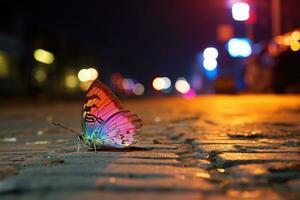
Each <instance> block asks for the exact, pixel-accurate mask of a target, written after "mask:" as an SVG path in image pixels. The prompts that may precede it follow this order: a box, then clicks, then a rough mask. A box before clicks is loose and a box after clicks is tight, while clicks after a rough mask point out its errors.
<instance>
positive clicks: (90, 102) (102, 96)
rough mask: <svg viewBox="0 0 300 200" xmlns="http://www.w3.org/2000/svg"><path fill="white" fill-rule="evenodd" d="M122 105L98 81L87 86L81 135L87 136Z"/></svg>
mask: <svg viewBox="0 0 300 200" xmlns="http://www.w3.org/2000/svg"><path fill="white" fill-rule="evenodd" d="M122 109H123V107H122V106H121V104H120V101H119V100H118V99H117V97H116V96H115V95H114V94H113V93H112V92H111V91H110V89H108V88H107V87H106V86H105V85H104V84H103V83H101V82H100V81H94V82H93V83H92V84H91V86H90V87H89V89H88V91H87V94H86V99H85V102H84V105H83V111H82V129H83V136H84V137H85V138H89V137H91V136H92V135H93V133H94V132H95V130H96V129H99V127H100V126H101V125H102V124H103V122H104V121H106V120H107V119H108V118H109V117H110V116H112V115H113V114H114V113H116V112H118V111H120V110H122Z"/></svg>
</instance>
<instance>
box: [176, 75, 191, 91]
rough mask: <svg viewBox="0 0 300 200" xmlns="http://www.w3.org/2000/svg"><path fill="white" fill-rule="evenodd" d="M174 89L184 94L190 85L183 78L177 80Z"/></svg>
mask: <svg viewBox="0 0 300 200" xmlns="http://www.w3.org/2000/svg"><path fill="white" fill-rule="evenodd" d="M175 88H176V90H177V91H178V92H180V93H182V94H185V93H187V92H188V91H189V90H190V84H189V83H188V82H187V81H186V80H185V79H184V78H179V79H178V80H177V81H176V83H175Z"/></svg>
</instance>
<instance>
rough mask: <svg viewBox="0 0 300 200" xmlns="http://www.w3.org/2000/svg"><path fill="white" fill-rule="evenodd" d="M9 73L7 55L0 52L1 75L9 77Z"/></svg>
mask: <svg viewBox="0 0 300 200" xmlns="http://www.w3.org/2000/svg"><path fill="white" fill-rule="evenodd" d="M8 75H9V63H8V59H7V57H6V55H5V54H4V53H2V52H0V77H7V76H8Z"/></svg>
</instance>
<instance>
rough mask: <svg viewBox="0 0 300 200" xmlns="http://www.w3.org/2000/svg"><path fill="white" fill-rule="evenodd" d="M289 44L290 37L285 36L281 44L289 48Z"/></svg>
mask: <svg viewBox="0 0 300 200" xmlns="http://www.w3.org/2000/svg"><path fill="white" fill-rule="evenodd" d="M291 42H292V37H291V36H289V35H288V36H286V37H284V39H283V43H284V44H285V45H286V46H289V45H290V44H291Z"/></svg>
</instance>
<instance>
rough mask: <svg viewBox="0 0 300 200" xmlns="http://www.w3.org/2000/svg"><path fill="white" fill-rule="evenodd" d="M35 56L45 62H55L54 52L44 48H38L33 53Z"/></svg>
mask: <svg viewBox="0 0 300 200" xmlns="http://www.w3.org/2000/svg"><path fill="white" fill-rule="evenodd" d="M33 57H34V58H35V60H37V61H39V62H41V63H44V64H52V63H53V62H54V55H53V53H51V52H49V51H46V50H44V49H37V50H35V51H34V53H33Z"/></svg>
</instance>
